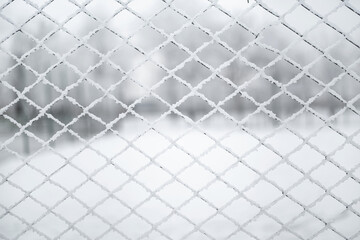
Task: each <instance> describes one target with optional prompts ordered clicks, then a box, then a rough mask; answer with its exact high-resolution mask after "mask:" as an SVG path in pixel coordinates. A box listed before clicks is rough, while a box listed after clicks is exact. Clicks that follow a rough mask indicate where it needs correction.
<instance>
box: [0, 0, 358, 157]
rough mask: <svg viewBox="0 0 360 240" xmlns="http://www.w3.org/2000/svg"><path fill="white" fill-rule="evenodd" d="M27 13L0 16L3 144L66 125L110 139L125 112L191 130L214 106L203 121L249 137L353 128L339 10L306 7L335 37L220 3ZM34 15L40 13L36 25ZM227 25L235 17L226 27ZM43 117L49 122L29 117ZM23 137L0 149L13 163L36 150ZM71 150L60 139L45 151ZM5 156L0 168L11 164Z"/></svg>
mask: <svg viewBox="0 0 360 240" xmlns="http://www.w3.org/2000/svg"><path fill="white" fill-rule="evenodd" d="M353 2H356V1H353ZM29 3H30V4H26V3H25V2H24V1H22V0H16V1H11V2H10V3H6V1H4V2H3V3H2V7H1V9H2V10H1V16H2V18H0V26H1V36H0V37H1V39H2V40H1V48H0V55H1V66H0V67H1V88H0V109H1V116H0V117H1V118H0V122H1V124H0V126H1V129H0V131H1V141H2V142H4V141H6V140H7V139H8V138H10V137H11V136H13V135H14V134H15V133H16V132H19V129H20V128H21V125H24V124H26V123H29V121H32V124H31V125H28V126H27V127H26V130H28V131H29V132H31V133H33V134H34V135H36V136H38V137H39V138H41V139H43V140H44V141H48V140H49V139H50V138H51V137H53V136H54V134H55V133H56V132H58V131H60V130H61V129H63V128H64V126H65V125H66V127H67V128H69V129H71V130H73V131H74V132H75V133H77V134H78V135H79V136H80V137H83V138H90V137H93V136H95V135H96V134H98V133H100V132H101V131H103V130H104V129H105V125H104V124H108V123H111V128H112V129H115V130H119V129H121V128H122V127H123V126H124V124H125V122H127V121H133V120H132V119H138V118H137V116H135V114H134V112H135V113H136V114H139V115H140V116H141V117H144V118H145V120H146V121H149V122H154V121H157V119H158V118H159V117H160V116H162V115H163V114H165V116H166V119H170V121H185V120H184V118H189V119H190V120H191V121H198V120H199V119H201V118H203V117H204V116H205V115H206V114H208V113H209V112H210V111H214V107H215V106H217V107H219V109H218V110H215V111H214V112H213V113H211V114H210V115H211V116H213V118H211V119H215V118H216V117H217V118H219V119H220V118H224V114H223V113H226V114H228V115H226V117H225V118H226V119H233V120H234V121H235V122H240V123H241V124H243V125H245V126H248V125H249V126H250V125H251V126H252V127H256V126H278V125H280V124H281V121H289V118H293V119H292V121H289V122H294V123H296V124H297V125H299V126H309V125H311V124H316V123H318V122H319V120H320V122H321V121H323V120H327V119H329V120H331V121H330V122H331V124H337V123H338V122H341V123H345V124H358V123H359V116H358V111H359V104H360V102H359V101H352V102H351V103H350V104H351V106H352V107H351V108H349V107H348V106H347V103H348V102H350V101H351V100H352V99H353V98H354V97H358V96H357V95H358V94H359V92H360V83H359V78H358V77H359V76H358V75H357V74H359V61H357V60H358V59H359V56H360V50H359V49H358V47H357V46H358V45H357V44H359V39H360V31H359V29H358V28H357V27H355V29H353V28H354V26H357V24H358V23H359V18H358V17H357V16H353V15H354V13H353V12H351V11H349V10H348V9H347V8H346V7H340V8H338V9H335V11H333V12H332V13H331V11H332V10H334V9H333V8H335V7H336V6H337V2H336V1H332V2H331V4H330V6H329V7H326V6H322V5H321V4H317V3H315V1H308V3H307V4H310V5H309V6H311V7H312V10H313V11H314V12H315V13H317V14H319V16H321V15H324V14H328V13H331V14H330V15H329V16H328V21H329V22H330V23H333V24H334V26H336V28H334V27H332V26H331V25H330V24H328V23H324V22H321V23H319V24H317V22H318V21H319V18H318V17H316V16H315V15H314V14H311V13H310V12H309V11H308V10H306V9H305V8H304V7H302V6H298V7H296V6H295V7H294V6H293V4H294V3H295V1H290V2H286V4H284V3H282V2H281V1H264V3H263V5H264V6H267V9H268V10H265V9H264V8H263V7H262V6H259V5H257V4H254V2H251V1H250V3H247V2H246V1H230V0H221V1H217V2H216V4H217V5H216V6H212V5H211V2H210V1H202V0H199V1H195V2H194V3H191V4H190V3H189V2H187V1H179V0H178V1H169V2H166V1H160V0H159V1H143V0H136V1H131V2H129V3H127V2H124V3H122V2H121V1H120V2H116V1H113V0H107V1H97V0H94V1H90V2H88V3H87V4H85V8H84V9H83V10H80V9H79V7H80V5H81V4H82V3H81V1H79V2H78V1H73V2H71V1H70V2H69V1H59V0H58V1H54V2H52V3H51V4H49V5H44V4H45V3H46V2H45V1H40V0H39V1H30V2H29ZM169 4H171V6H172V7H168V5H169ZM355 5H356V3H355ZM44 6H45V7H44ZM356 6H357V5H356ZM36 8H40V9H41V8H43V9H42V10H41V13H40V14H36V12H37V11H38V10H37V9H36ZM124 8H125V9H124ZM292 8H295V9H292ZM286 11H290V13H289V14H287V15H285V18H284V20H285V22H286V25H285V24H279V22H278V18H277V17H276V15H277V14H284V13H286ZM348 12H349V13H348ZM272 13H273V14H272ZM234 16H240V17H239V18H237V19H236V22H234V20H233V19H234ZM352 20H354V21H352ZM9 21H10V22H12V23H13V24H15V25H12V24H11V23H9ZM58 23H61V24H63V25H61V26H58ZM17 27H20V28H19V29H17ZM304 33H306V34H305V35H304V37H303V36H302V34H304ZM342 33H346V34H347V36H346V38H344V36H343V35H342ZM323 51H326V53H325V55H324V54H323ZM350 72H351V73H350ZM324 88H326V89H325V90H324ZM194 89H196V91H193V90H194ZM282 89H286V92H284V91H282ZM22 93H23V94H24V95H25V98H23V97H21V94H22ZM356 99H357V98H356ZM356 99H355V100H356ZM29 101H31V103H30V102H29ZM260 104H262V106H263V107H265V110H269V111H271V112H272V113H274V114H275V115H274V116H269V112H266V111H262V110H261V109H259V108H258V106H259V105H260ZM171 105H173V106H175V107H174V109H170V107H171ZM304 105H306V107H309V108H310V109H312V110H314V112H311V111H309V110H308V109H305V110H304ZM42 109H44V110H45V109H46V113H48V114H50V115H51V116H53V118H51V117H49V116H48V115H44V114H42V116H41V117H37V116H38V115H39V114H40V113H41V110H42ZM84 109H86V110H87V112H86V113H85V114H82V115H80V114H81V113H82V112H83V110H84ZM354 110H355V111H354ZM299 111H300V112H301V113H300V114H299ZM339 111H343V113H342V114H340V115H336V113H338V112H339ZM179 113H180V114H179ZM252 113H254V114H253V115H251V114H252ZM314 113H315V114H314ZM293 114H297V115H296V116H295V117H294V116H293ZM316 114H319V116H322V119H321V117H320V118H319V117H318V116H317V115H316ZM79 115H80V116H81V117H80V118H79V119H78V116H79ZM249 115H250V117H249ZM334 116H335V117H334ZM54 118H55V119H56V120H57V121H54V120H55V119H54ZM74 119H76V120H74ZM14 121H16V122H14ZM134 121H135V120H134ZM191 121H190V122H191ZM185 122H186V121H185ZM187 122H189V121H187ZM200 122H203V123H206V122H210V117H208V118H206V117H205V119H204V121H200ZM62 124H63V125H62ZM28 135H29V134H25V133H24V132H22V133H21V135H19V136H17V137H16V138H15V139H13V141H11V142H9V143H7V144H5V147H6V148H9V149H12V150H14V151H16V152H19V153H20V154H25V153H32V152H34V151H36V150H38V149H39V148H41V146H42V145H41V144H39V143H38V141H36V140H35V139H34V138H32V137H29V136H28ZM74 139H76V137H75V136H74V134H69V133H68V132H67V131H64V132H63V133H62V134H61V135H60V136H58V137H56V138H52V140H50V144H52V145H56V143H58V142H61V141H63V140H74ZM6 148H5V149H4V148H2V150H1V153H0V155H1V156H2V158H4V157H6V156H8V155H12V154H10V153H9V152H8V151H6Z"/></svg>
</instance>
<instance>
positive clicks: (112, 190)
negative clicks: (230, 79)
mask: <svg viewBox="0 0 360 240" xmlns="http://www.w3.org/2000/svg"><path fill="white" fill-rule="evenodd" d="M165 125H166V124H165ZM220 126H222V127H220ZM356 127H358V126H351V125H347V126H343V128H342V129H343V130H344V132H346V133H348V134H351V133H352V132H354V131H355V130H356ZM131 129H134V130H136V131H137V132H141V131H142V130H141V129H136V126H132V125H131V124H129V125H127V126H124V127H122V130H121V131H120V134H121V136H124V137H125V138H128V139H131V138H132V137H133V136H134V135H135V134H134V131H133V130H131ZM184 130H185V128H184V126H183V125H177V124H175V123H168V124H167V125H166V126H164V125H163V126H162V128H161V132H163V133H164V134H166V135H167V136H170V137H171V138H172V139H175V138H176V137H177V136H179V135H180V134H181V133H182V132H183V131H184ZM271 130H272V129H271V128H261V129H257V131H256V132H257V134H258V135H259V136H263V135H266V133H268V132H270V131H271ZM312 130H313V129H310V128H308V129H306V131H305V130H304V129H303V131H300V130H299V129H298V131H299V132H301V133H302V134H303V136H304V137H306V136H307V134H308V133H309V132H310V131H312ZM206 131H207V132H208V133H209V135H211V136H213V137H214V138H216V139H220V138H221V137H222V136H223V135H224V134H226V132H228V131H230V129H229V128H225V127H224V126H223V125H219V126H212V127H211V126H209V127H208V128H206ZM345 140H346V139H345V138H344V137H342V136H341V135H338V134H337V133H335V132H333V131H332V130H330V129H329V128H323V129H322V130H321V131H320V132H319V133H318V134H317V135H316V136H314V137H313V138H311V139H310V141H309V142H310V144H313V146H316V147H317V148H318V150H320V151H322V152H323V153H324V154H330V156H331V157H330V158H328V159H325V157H324V156H323V155H322V154H320V153H319V152H317V151H315V150H314V149H313V148H311V147H309V145H306V144H305V145H302V143H303V141H302V140H301V139H299V138H297V137H296V136H295V135H293V134H292V133H290V132H289V131H287V130H283V131H281V132H278V133H277V134H276V135H274V136H273V137H271V138H269V139H267V140H266V141H265V145H267V147H266V146H264V145H261V144H260V145H259V142H258V141H257V140H256V139H255V138H254V137H251V136H250V135H249V134H247V133H246V132H244V131H241V130H237V131H235V132H233V133H231V134H229V135H228V136H227V137H225V138H224V139H222V140H221V141H220V143H221V145H222V146H219V145H217V144H216V143H215V142H214V141H213V140H212V139H211V138H209V137H207V136H206V135H204V134H202V133H200V132H198V131H195V130H193V131H191V132H190V133H188V134H187V135H185V136H184V137H182V138H181V139H179V140H178V141H177V142H176V144H178V147H174V146H171V143H170V142H169V141H168V140H167V139H165V138H163V137H162V136H160V135H159V134H157V133H156V132H155V131H153V130H150V131H148V132H147V133H146V134H144V135H143V136H141V137H140V138H138V139H137V140H136V141H134V142H133V144H134V146H133V147H131V146H130V147H129V144H128V143H127V142H126V141H124V140H122V139H121V138H119V137H118V136H115V135H105V136H103V137H101V138H100V139H99V140H97V141H96V142H94V143H92V144H91V147H92V148H93V149H94V150H95V151H94V150H92V149H90V148H85V149H83V148H84V145H83V144H81V143H79V142H69V143H67V144H66V143H65V144H63V145H62V146H57V147H56V148H55V151H56V152H57V153H59V154H56V153H54V152H52V151H50V150H49V151H45V152H42V153H41V154H39V155H37V156H34V157H33V158H32V159H30V160H29V165H30V166H31V167H30V166H29V165H25V166H23V165H22V162H21V161H20V160H17V159H8V160H6V161H2V163H1V165H0V173H1V174H3V176H8V175H9V174H10V175H9V177H8V179H7V181H3V182H2V184H1V185H0V206H1V207H0V239H2V238H4V239H13V238H17V237H18V236H20V238H19V239H26V240H30V239H36V240H37V239H55V238H56V239H155V240H158V239H169V238H170V239H182V238H184V239H224V238H227V237H229V238H230V239H236V240H237V239H241V240H243V239H253V238H255V239H256V238H257V239H267V238H268V237H271V236H273V234H274V233H276V232H278V231H279V230H280V232H278V234H277V235H276V237H274V239H284V240H289V239H308V238H313V239H343V238H342V237H340V236H339V235H338V234H337V233H339V234H341V235H342V236H343V237H346V238H348V239H350V238H351V237H352V236H354V234H357V232H358V231H359V229H360V217H359V215H360V203H359V202H358V201H357V200H358V199H359V197H360V184H359V178H360V170H356V166H358V164H359V163H360V150H359V149H357V148H356V147H354V146H353V145H352V144H351V143H345ZM353 141H354V142H355V143H357V144H359V143H360V135H358V136H356V137H354V138H353ZM344 143H345V144H344ZM338 147H340V150H338V151H336V152H335V153H334V154H332V151H333V150H334V149H336V148H338ZM165 148H166V149H167V150H166V151H163V150H164V149H165ZM209 148H210V149H209ZM224 148H227V150H228V151H226V150H224ZM270 148H273V149H275V150H276V151H277V154H275V153H274V152H273V151H271V150H270ZM180 149H182V150H180ZM207 149H209V150H207ZM138 150H140V151H142V153H141V152H140V151H138ZM79 151H80V152H79ZM96 151H98V152H96ZM204 151H205V152H206V154H203V152H204ZM99 152H100V154H99ZM186 152H187V153H186ZM119 153H120V154H119ZM288 153H291V154H290V155H287V154H288ZM237 156H242V157H241V158H240V160H239V158H237ZM281 156H285V158H284V159H283V158H282V157H281ZM67 159H68V162H67ZM331 161H332V162H334V163H335V164H336V165H338V166H335V165H334V164H333V163H331ZM291 165H292V166H291ZM318 165H319V167H318V168H316V170H313V168H315V167H316V166H318ZM35 168H36V170H34V169H35ZM340 168H341V169H342V170H340ZM15 169H18V170H17V171H16V172H15V173H14V174H11V173H12V172H14V171H15ZM343 170H346V171H347V172H351V174H352V175H346V173H345V171H343ZM300 171H302V172H303V173H310V174H309V175H306V176H304V175H303V174H302V173H300ZM309 176H310V178H309ZM351 176H352V177H353V178H349V177H351ZM309 179H310V180H313V181H310V180H309ZM339 181H340V182H341V183H338V182H339ZM269 182H271V183H273V184H270V183H269ZM275 185H276V187H275ZM14 186H17V187H14ZM294 186H295V187H294ZM321 186H322V187H321ZM20 188H21V189H20ZM325 190H329V191H328V192H325ZM284 194H285V195H287V196H288V197H285V196H284ZM315 200H318V201H317V203H316V204H313V201H315ZM353 202H354V203H353ZM351 203H353V204H352V205H351V206H350V207H349V208H348V209H346V207H345V206H344V204H345V205H349V204H351ZM304 207H306V210H307V211H304ZM19 219H21V220H22V221H23V222H22V221H20V220H19ZM320 219H321V220H320ZM289 221H290V223H289V224H286V223H288V222H289ZM325 222H326V223H330V224H328V225H327V228H325V230H323V231H321V232H320V233H319V231H320V230H321V229H322V228H323V227H324V226H325V224H324V223H325ZM284 224H286V225H284ZM282 225H283V226H282ZM281 228H283V229H282V230H281ZM331 229H333V230H334V231H331ZM39 232H41V233H42V234H40V235H39V234H38V233H39ZM335 232H337V233H335ZM163 234H164V235H166V236H167V237H168V238H167V237H164V235H163ZM314 234H315V237H313V235H314ZM251 235H252V237H253V238H252V237H251ZM57 236H60V237H59V238H57ZM358 238H359V236H357V238H356V239H358Z"/></svg>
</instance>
